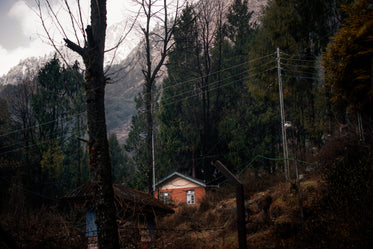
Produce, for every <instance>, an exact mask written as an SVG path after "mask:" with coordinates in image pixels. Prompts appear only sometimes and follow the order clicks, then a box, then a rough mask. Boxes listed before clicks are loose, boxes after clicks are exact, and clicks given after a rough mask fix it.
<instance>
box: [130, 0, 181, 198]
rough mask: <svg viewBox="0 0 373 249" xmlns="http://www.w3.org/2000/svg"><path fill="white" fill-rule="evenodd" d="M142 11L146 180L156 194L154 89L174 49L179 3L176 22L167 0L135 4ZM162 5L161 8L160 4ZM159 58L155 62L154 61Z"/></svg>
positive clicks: (150, 0) (174, 13)
mask: <svg viewBox="0 0 373 249" xmlns="http://www.w3.org/2000/svg"><path fill="white" fill-rule="evenodd" d="M136 2H137V3H138V4H139V5H140V6H141V9H142V13H143V15H144V16H145V25H141V31H142V33H143V35H144V40H145V48H144V49H145V63H144V65H143V69H142V72H143V75H144V81H145V82H144V94H145V96H144V99H145V112H146V124H147V134H146V151H147V178H148V192H149V193H153V184H152V182H153V157H152V151H153V143H152V138H153V116H152V101H153V100H152V99H153V98H152V88H153V87H154V84H155V82H156V79H157V77H158V76H159V73H160V70H161V68H162V66H163V64H164V62H165V60H166V57H167V54H168V52H169V50H170V48H171V47H172V34H173V32H174V27H175V22H174V20H176V19H177V16H178V10H179V2H178V1H176V2H175V3H174V4H175V5H174V7H173V8H174V9H173V13H172V14H171V15H172V16H173V18H172V19H173V20H170V14H169V9H170V6H171V5H170V3H168V2H167V0H163V1H159V0H141V1H136ZM159 3H161V5H159ZM153 20H156V21H157V22H158V23H160V25H161V26H162V28H161V29H160V30H153V28H152V26H151V22H152V21H153ZM159 43H160V44H161V50H160V52H159V53H158V54H155V53H154V51H152V48H153V47H154V46H156V44H159ZM153 58H156V60H153Z"/></svg>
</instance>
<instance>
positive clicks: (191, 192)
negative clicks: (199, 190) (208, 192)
mask: <svg viewBox="0 0 373 249" xmlns="http://www.w3.org/2000/svg"><path fill="white" fill-rule="evenodd" d="M186 195H187V196H186V197H187V204H196V202H195V194H194V190H188V191H187V193H186Z"/></svg>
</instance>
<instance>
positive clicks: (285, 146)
mask: <svg viewBox="0 0 373 249" xmlns="http://www.w3.org/2000/svg"><path fill="white" fill-rule="evenodd" d="M277 76H278V91H279V95H280V112H281V131H282V149H283V154H284V172H285V180H286V181H288V180H289V176H290V173H289V160H288V157H289V153H288V143H287V137H286V129H285V109H284V94H283V89H282V80H281V60H280V49H279V48H277Z"/></svg>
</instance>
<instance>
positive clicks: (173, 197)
mask: <svg viewBox="0 0 373 249" xmlns="http://www.w3.org/2000/svg"><path fill="white" fill-rule="evenodd" d="M155 189H156V190H155V192H154V197H155V198H157V199H159V200H161V201H163V202H165V203H167V204H170V203H172V204H175V205H178V204H181V203H186V204H197V203H199V201H200V200H201V199H202V197H204V196H205V194H206V184H205V183H203V182H202V181H200V180H198V179H196V178H192V177H188V176H185V175H183V174H180V173H178V172H174V173H172V174H171V175H169V176H167V177H165V178H163V179H162V180H160V181H159V182H158V183H157V184H156V185H155Z"/></svg>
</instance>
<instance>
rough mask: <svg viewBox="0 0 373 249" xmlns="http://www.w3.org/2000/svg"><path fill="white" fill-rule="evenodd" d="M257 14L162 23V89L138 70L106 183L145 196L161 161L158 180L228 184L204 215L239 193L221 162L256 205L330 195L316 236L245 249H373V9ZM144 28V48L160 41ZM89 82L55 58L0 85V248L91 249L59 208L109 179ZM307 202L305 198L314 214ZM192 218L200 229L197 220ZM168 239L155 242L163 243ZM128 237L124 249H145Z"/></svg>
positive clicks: (272, 4)
mask: <svg viewBox="0 0 373 249" xmlns="http://www.w3.org/2000/svg"><path fill="white" fill-rule="evenodd" d="M249 4H250V1H248V0H233V1H230V2H224V1H207V0H200V1H198V2H196V3H186V4H185V5H184V6H183V8H182V9H181V10H180V13H179V15H178V16H177V18H176V19H175V20H172V21H170V20H167V19H166V22H165V23H166V24H167V23H169V22H172V25H171V24H170V27H168V28H170V31H172V32H169V33H168V30H167V25H166V28H165V31H164V32H163V33H162V34H163V35H166V36H165V38H164V40H162V41H163V42H164V43H163V44H162V46H163V45H165V48H166V46H167V49H164V50H163V53H162V54H161V56H162V58H161V60H160V62H159V63H160V64H159V65H160V66H159V68H161V67H162V68H163V70H164V71H166V72H167V73H166V75H165V76H164V77H159V76H158V75H157V72H158V71H156V72H155V74H154V77H153V78H152V77H150V76H152V75H153V74H152V73H153V72H150V71H147V70H148V69H149V70H151V69H153V70H155V69H154V66H153V68H152V67H150V68H146V67H144V69H143V71H142V73H143V75H141V76H140V77H144V88H143V91H141V92H140V93H138V95H137V96H136V97H135V98H134V102H135V104H136V111H137V113H136V114H135V115H134V116H132V120H131V126H130V132H129V134H128V138H127V139H126V142H125V143H124V144H121V143H119V141H118V139H117V137H116V135H115V134H114V133H111V134H108V135H107V136H106V133H105V136H106V138H107V143H108V150H109V154H110V159H109V162H110V164H111V168H110V167H108V169H109V171H110V173H111V176H112V182H113V183H116V184H120V185H124V186H126V187H128V188H131V189H135V190H138V191H143V192H151V189H152V187H153V184H154V183H153V182H152V177H153V175H152V166H153V164H154V166H155V176H154V178H155V180H156V182H157V181H159V180H161V179H162V178H164V177H166V176H168V175H169V174H171V173H173V172H180V173H183V174H185V175H189V176H193V177H195V178H198V179H200V180H202V181H203V182H204V183H206V185H214V186H219V190H218V191H217V193H215V195H214V196H215V197H214V198H212V197H211V196H210V197H211V199H209V200H205V202H204V203H205V204H206V203H209V204H208V207H207V208H206V207H205V208H206V210H208V208H212V206H213V205H212V204H211V203H212V202H214V201H217V199H219V201H222V200H224V198H228V197H229V198H230V197H232V193H233V192H234V190H232V188H231V187H229V186H228V185H229V184H227V182H226V178H225V177H224V176H223V175H222V174H221V173H220V172H219V171H217V170H216V169H215V167H214V166H213V162H215V161H216V160H219V161H221V162H222V163H224V165H226V166H227V168H228V169H229V170H230V171H231V172H232V173H233V174H234V175H236V176H237V177H238V178H239V179H241V180H242V182H243V183H244V186H245V198H247V200H249V199H250V198H251V197H253V196H255V194H256V193H257V192H260V191H265V190H267V189H269V188H270V187H274V186H282V187H279V189H281V188H284V189H285V187H284V185H277V184H285V183H289V184H290V186H292V187H294V186H293V185H294V184H295V183H297V182H298V183H299V176H300V175H301V176H302V177H305V178H307V177H308V178H307V179H313V180H315V179H317V181H318V182H322V186H323V188H321V187H320V188H318V187H314V188H315V189H316V190H317V191H316V190H315V191H316V192H317V193H318V194H320V195H323V197H322V198H321V197H320V199H318V200H320V203H316V204H314V206H312V207H308V206H307V203H306V201H304V202H305V204H304V205H305V207H306V209H305V210H306V211H305V213H304V218H305V219H306V221H305V222H306V225H305V224H304V221H303V222H302V229H303V230H302V231H303V232H304V229H306V230H307V234H308V235H307V236H305V235H304V236H299V233H300V232H299V231H300V230H299V229H298V230H297V229H293V228H289V227H286V228H284V229H289V230H290V232H289V233H290V234H291V233H292V232H294V231H297V232H295V234H296V235H294V236H295V237H294V238H295V242H294V241H292V243H290V242H289V241H287V242H284V241H286V239H289V238H288V237H286V238H282V237H281V236H280V237H281V238H280V239H278V238H277V237H276V238H274V240H278V241H279V242H278V243H277V244H275V245H271V246H272V247H270V246H268V247H267V245H266V246H264V245H260V244H255V243H254V242H253V241H251V242H250V243H251V244H250V243H249V244H250V245H251V246H252V247H253V248H368V247H369V243H370V242H371V239H369V238H370V237H371V236H372V224H371V221H372V218H373V217H372V211H371V210H373V209H372V204H371V201H370V200H371V198H372V179H373V174H372V172H373V171H372V170H373V155H372V145H373V143H372V142H373V140H372V139H373V136H372V135H373V133H372V131H373V130H372V127H373V126H372V124H373V119H372V118H373V108H372V107H373V105H372V103H373V36H372V34H373V3H372V2H371V1H369V0H357V1H352V0H313V1H310V0H290V1H289V0H268V1H267V4H266V5H264V8H263V9H262V10H261V12H260V13H259V14H258V13H254V12H252V11H250V10H249V7H248V5H249ZM108 15H110V13H108ZM87 29H88V28H87ZM171 29H172V30H171ZM143 31H144V34H145V39H146V38H149V37H147V36H146V34H148V35H149V34H151V32H150V31H149V32H148V31H147V30H145V29H143ZM87 32H88V31H87ZM147 32H148V33H147ZM157 35H159V34H157ZM88 39H89V36H88ZM152 41H153V40H150V41H149V39H147V42H146V43H145V46H146V47H145V49H144V53H145V54H146V53H147V52H149V50H147V48H150V47H151V46H152V45H154V44H156V43H154V44H150V43H151V42H152ZM166 41H167V42H169V43H168V44H167V43H165V42H166ZM65 42H66V44H67V46H68V47H69V48H70V49H72V50H74V49H75V50H74V51H75V52H77V53H78V54H80V55H82V57H83V59H85V58H86V57H84V56H86V54H85V53H84V52H81V53H80V52H79V51H80V50H79V49H77V48H76V47H74V46H73V45H74V44H72V43H71V42H70V41H69V40H65ZM88 44H89V41H88ZM154 46H155V45H154ZM166 52H167V53H166ZM163 56H164V58H163ZM148 58H150V55H149V56H148ZM84 63H87V60H84ZM92 72H94V70H93V69H92V68H88V67H87V64H86V69H84V67H83V66H82V65H80V64H79V63H78V62H76V63H75V64H73V65H66V63H65V61H64V60H63V59H62V58H60V57H59V55H58V54H56V55H55V56H54V57H53V58H52V59H51V60H49V61H48V62H47V63H46V64H45V65H44V66H43V67H42V68H41V69H40V70H39V71H38V73H37V75H36V76H35V77H33V78H29V79H27V80H24V81H22V82H18V84H17V85H14V86H13V85H8V86H1V89H0V105H1V108H0V183H1V187H0V192H1V196H2V198H1V201H0V207H1V213H0V215H1V222H0V224H1V226H0V228H1V231H0V235H1V236H0V238H1V242H0V247H2V246H4V248H82V246H84V245H85V243H86V241H85V240H86V238H85V237H84V227H83V228H82V225H81V224H82V223H84V220H81V218H78V217H77V216H78V215H77V213H78V211H76V212H75V213H74V212H73V211H71V210H70V209H67V208H62V207H61V198H63V197H64V196H65V195H66V194H67V193H69V192H71V191H72V190H74V189H76V188H77V187H79V186H81V185H82V184H84V183H86V182H88V181H90V180H92V179H97V177H98V176H99V175H100V174H101V173H102V172H104V171H102V172H101V171H99V170H95V168H94V166H92V165H93V164H92V161H95V159H94V158H95V157H93V156H92V153H93V152H92V151H95V150H99V149H100V148H101V147H100V145H101V144H99V143H98V142H97V141H103V140H105V138H102V137H100V138H98V137H97V138H96V139H94V141H95V142H96V143H98V145H95V144H93V143H92V140H91V139H92V137H93V136H95V135H92V134H93V133H94V132H93V131H92V126H91V127H90V128H88V126H89V125H92V121H91V120H90V118H91V116H90V114H88V115H87V113H91V114H92V113H93V112H94V109H92V108H93V107H92V106H90V103H92V96H91V95H90V91H89V89H90V87H89V86H87V85H88V84H87V83H82V82H89V80H91V79H90V78H89V77H92V78H95V77H96V76H91V73H92ZM105 80H106V78H105ZM114 84H115V83H114ZM87 89H88V90H87ZM90 108H91V109H90ZM104 128H106V127H104ZM149 134H150V135H149ZM102 139H103V140H102ZM105 143H106V142H105ZM95 146H96V147H95ZM102 147H104V148H105V145H103V146H102ZM97 158H100V155H99V156H98V157H96V159H97ZM97 160H99V159H97ZM295 165H296V167H297V168H295ZM298 170H299V172H298ZM102 174H103V175H105V174H106V173H105V172H104V173H102ZM105 177H106V175H105ZM105 179H107V178H105ZM105 179H103V180H102V181H103V182H105ZM315 181H316V180H315ZM284 182H285V183H284ZM254 183H255V184H254ZM320 184H321V183H320ZM320 186H321V185H320ZM295 188H297V186H295ZM298 188H300V187H299V186H298ZM308 190H309V189H308ZM309 191H310V192H312V191H311V190H309ZM285 192H286V190H285ZM216 196H219V198H217V197H216ZM272 198H274V197H273V196H272ZM308 198H309V196H306V197H304V200H308V201H309V202H311V201H310V200H309V199H308ZM315 198H316V197H315ZM317 198H318V197H317ZM254 199H255V198H254ZM299 199H301V197H299ZM313 201H314V200H313ZM288 204H289V203H288ZM289 205H292V204H291V203H290V204H289ZM214 207H217V204H216V205H215V206H214ZM183 208H185V210H184V211H182V212H185V213H188V212H191V213H189V214H187V216H190V217H191V216H192V215H193V214H192V213H193V212H194V213H195V212H197V210H194V211H193V210H192V211H190V210H189V211H188V209H187V208H186V207H183ZM201 208H202V206H201ZM307 208H308V209H307ZM198 210H199V209H198ZM206 210H205V211H206ZM367 210H368V211H367ZM79 212H82V211H81V210H79ZM198 212H199V211H198ZM198 212H197V213H198ZM203 212H204V211H203ZM201 213H202V211H201V212H200V213H199V214H201ZM344 216H349V217H351V220H344V219H343V217H344ZM302 217H303V216H302ZM314 217H319V220H318V218H315V219H316V220H317V221H319V223H316V221H315V220H314V219H313V218H314ZM320 217H321V218H320ZM311 218H312V222H311ZM168 219H170V218H168ZM175 219H176V218H175ZM179 219H180V217H179ZM235 219H237V217H236V218H235ZM248 219H250V218H248ZM168 221H169V223H170V224H176V223H178V222H177V221H176V220H172V221H170V220H168ZM162 222H163V223H162ZM195 222H196V223H198V222H200V223H203V222H202V221H195ZM269 222H270V221H266V223H265V224H266V226H269V225H268V224H269ZM159 223H160V224H164V223H167V222H165V220H163V221H162V220H161V221H159ZM77 224H78V225H77ZM263 224H264V223H263ZM298 225H299V224H298ZM263 226H264V225H263ZM337 228H338V229H339V230H338V229H337ZM168 229H171V228H168ZM190 229H191V230H193V226H192V227H191V228H190ZM333 229H334V230H335V229H337V230H335V231H334V230H333ZM82 231H83V232H82ZM249 231H250V229H249ZM163 232H164V231H163ZM193 232H195V231H193ZM184 235H185V234H184ZM162 236H163V237H162ZM162 236H160V239H159V238H158V242H159V240H162V239H163V240H166V238H167V235H165V234H163V235H162ZM216 236H223V235H221V234H219V235H216ZM290 237H291V236H290ZM292 238H293V237H292ZM336 238H338V239H340V240H339V242H340V243H339V242H336ZM119 239H120V245H121V247H120V248H140V247H139V246H138V245H133V247H127V246H128V244H126V241H125V239H123V238H119ZM338 239H337V240H338ZM321 241H323V243H321ZM293 242H294V243H293ZM319 242H320V243H319ZM196 243H197V242H196ZM281 243H285V244H281ZM318 243H319V244H318ZM167 245H168V244H167V243H165V242H164V241H162V243H160V242H159V243H158V246H156V248H234V247H237V244H229V243H228V245H227V246H222V244H220V245H215V247H214V246H211V247H209V246H208V245H206V244H203V245H198V244H187V243H186V244H179V247H168V246H167ZM219 246H220V247H219ZM232 246H233V247H232ZM300 246H301V247H300ZM112 248H115V247H112Z"/></svg>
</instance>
